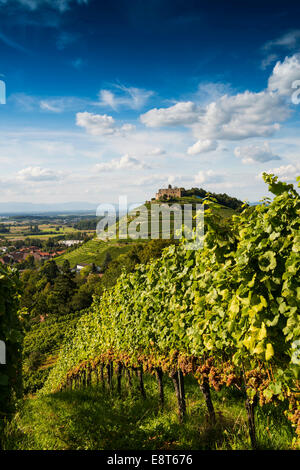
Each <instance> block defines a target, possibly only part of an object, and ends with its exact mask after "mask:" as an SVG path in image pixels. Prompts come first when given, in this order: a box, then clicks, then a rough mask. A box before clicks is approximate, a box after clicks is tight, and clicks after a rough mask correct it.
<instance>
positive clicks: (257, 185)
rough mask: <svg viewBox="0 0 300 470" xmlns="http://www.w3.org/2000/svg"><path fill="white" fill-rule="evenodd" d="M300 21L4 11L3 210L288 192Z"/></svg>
mask: <svg viewBox="0 0 300 470" xmlns="http://www.w3.org/2000/svg"><path fill="white" fill-rule="evenodd" d="M299 13H300V5H299V2H296V1H294V2H293V1H289V2H282V1H273V2H269V1H260V2H256V1H251V2H250V1H243V2H241V1H225V0H222V1H220V0H218V1H214V2H207V1H203V2H201V1H199V0H198V1H196V0H195V1H192V0H185V1H181V0H180V1H179V0H172V1H171V0H168V1H167V0H148V2H145V1H138V0H130V1H129V0H127V1H125V0H118V1H117V0H111V1H110V2H104V1H99V0H51V1H50V0H0V74H1V75H0V79H1V80H3V81H4V82H5V84H6V89H7V100H6V104H5V105H2V104H1V105H0V134H1V135H0V164H1V172H0V188H1V192H0V202H6V201H21V202H25V201H26V202H37V201H38V202H44V203H51V202H65V201H89V202H93V203H100V202H116V201H117V198H118V196H119V195H127V196H128V199H129V201H132V202H133V201H143V200H145V199H148V198H150V197H151V196H152V195H153V194H154V193H155V192H156V190H157V188H158V187H163V186H165V185H166V184H168V183H171V184H174V185H177V186H184V187H186V188H189V187H195V186H197V187H203V188H206V189H207V190H209V191H216V192H227V193H229V194H231V195H233V196H237V197H240V198H241V199H247V200H250V201H257V200H259V199H260V198H262V197H263V196H265V195H266V190H265V187H264V184H263V183H262V180H261V176H260V175H261V173H262V172H263V171H272V172H275V173H276V174H278V176H279V177H280V178H281V179H283V180H285V181H294V180H295V177H296V176H297V175H299V174H300V161H299V155H300V148H299V147H300V136H299V119H300V114H299V110H300V104H298V101H300V100H299V98H300V93H299V94H297V91H298V88H299V89H300V54H299V53H300V28H299V20H298V18H299ZM298 80H299V84H298V83H297V81H298ZM293 84H294V86H295V87H296V88H294V89H293V88H292V87H293Z"/></svg>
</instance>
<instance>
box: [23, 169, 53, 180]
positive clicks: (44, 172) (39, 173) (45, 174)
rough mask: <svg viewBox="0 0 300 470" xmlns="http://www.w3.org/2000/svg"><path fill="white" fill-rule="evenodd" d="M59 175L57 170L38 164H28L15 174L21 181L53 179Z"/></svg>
mask: <svg viewBox="0 0 300 470" xmlns="http://www.w3.org/2000/svg"><path fill="white" fill-rule="evenodd" d="M60 177H61V174H60V173H59V172H55V171H53V170H49V169H48V168H41V167H39V166H35V167H33V166H29V167H27V168H24V169H23V170H20V171H19V172H18V174H17V179H18V180H21V181H55V180H58V179H59V178H60Z"/></svg>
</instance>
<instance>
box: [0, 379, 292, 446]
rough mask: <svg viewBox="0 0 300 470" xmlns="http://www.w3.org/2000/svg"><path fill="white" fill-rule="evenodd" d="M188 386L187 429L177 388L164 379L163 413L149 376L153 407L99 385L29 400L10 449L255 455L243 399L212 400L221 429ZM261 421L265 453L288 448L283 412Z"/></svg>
mask: <svg viewBox="0 0 300 470" xmlns="http://www.w3.org/2000/svg"><path fill="white" fill-rule="evenodd" d="M134 380H136V379H134ZM185 382H186V397H187V416H186V419H185V422H184V424H183V425H180V424H179V421H178V417H177V414H176V399H175V394H174V390H173V386H172V384H171V381H170V380H169V379H165V392H166V406H165V410H164V411H163V412H161V411H160V410H159V406H158V395H157V387H156V382H155V380H154V378H153V377H150V376H146V377H145V387H146V393H147V398H146V400H143V399H142V398H141V396H140V394H139V393H138V391H137V390H135V391H134V392H133V393H130V392H129V390H128V388H127V387H128V386H127V385H126V388H125V387H124V388H123V391H122V396H121V397H119V396H117V394H116V392H109V391H108V389H106V390H105V391H103V390H102V387H101V385H99V386H98V387H96V385H95V384H94V386H93V387H91V388H88V389H84V390H73V391H70V392H60V393H56V394H53V395H49V396H46V397H41V398H32V399H29V400H27V401H26V402H25V405H24V406H23V407H22V410H21V411H20V412H19V413H18V414H17V415H16V416H15V418H14V420H13V421H12V423H11V424H10V425H8V427H7V429H6V432H5V437H4V442H3V444H4V449H6V450H10V449H19V450H39V449H41V450H50V449H54V450H65V449H72V450H79V449H82V450H85V449H87V450H104V449H105V450H112V449H118V450H122V449H141V450H142V449H150V450H155V449H156V450H158V449H166V450H171V449H186V450H188V449H190V450H197V449H200V450H202V449H250V443H249V438H248V430H247V424H246V413H245V407H244V403H243V401H242V398H241V396H240V393H239V392H238V391H237V390H228V389H226V390H223V391H221V392H218V393H214V392H213V393H212V398H213V401H214V404H215V408H216V413H217V424H216V425H215V426H211V425H210V424H209V422H208V420H207V415H206V408H205V404H204V400H203V398H202V395H201V393H200V390H199V387H198V385H197V384H196V382H195V380H194V379H192V378H191V377H188V378H186V381H185ZM114 386H115V387H116V384H115V385H114ZM135 387H137V383H135ZM257 414H258V416H257V438H258V444H259V446H260V448H262V449H287V448H289V447H290V443H291V441H292V437H293V431H292V430H291V427H290V425H289V423H288V422H287V421H286V420H285V418H284V416H283V414H282V410H280V409H279V407H278V409H276V408H275V410H274V407H273V409H272V413H271V411H270V410H269V409H268V407H267V406H265V407H264V408H263V409H259V410H258V412H257Z"/></svg>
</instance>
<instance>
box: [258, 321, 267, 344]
mask: <svg viewBox="0 0 300 470" xmlns="http://www.w3.org/2000/svg"><path fill="white" fill-rule="evenodd" d="M266 336H267V329H266V325H265V324H264V322H263V323H262V324H261V329H260V330H259V333H258V339H259V341H262V340H263V339H264V338H265V337H266Z"/></svg>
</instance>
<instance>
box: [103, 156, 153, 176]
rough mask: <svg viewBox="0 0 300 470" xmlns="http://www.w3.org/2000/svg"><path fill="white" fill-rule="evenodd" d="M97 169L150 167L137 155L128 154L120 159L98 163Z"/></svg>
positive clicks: (111, 169)
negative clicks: (136, 156)
mask: <svg viewBox="0 0 300 470" xmlns="http://www.w3.org/2000/svg"><path fill="white" fill-rule="evenodd" d="M95 168H96V170H97V171H101V172H102V171H115V170H141V169H146V168H149V167H148V165H146V164H145V163H144V162H141V161H140V160H138V159H137V158H135V157H131V156H130V155H128V154H126V155H123V157H121V158H120V159H117V158H116V159H114V160H111V161H110V162H103V163H98V164H97V165H96V166H95Z"/></svg>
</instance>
